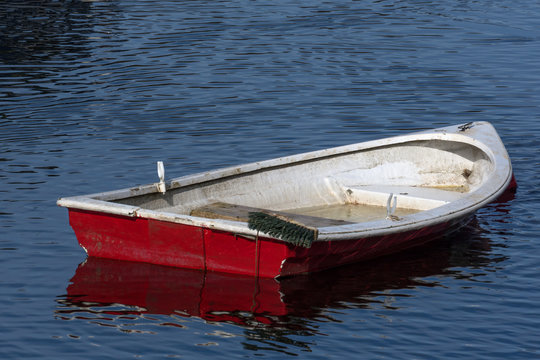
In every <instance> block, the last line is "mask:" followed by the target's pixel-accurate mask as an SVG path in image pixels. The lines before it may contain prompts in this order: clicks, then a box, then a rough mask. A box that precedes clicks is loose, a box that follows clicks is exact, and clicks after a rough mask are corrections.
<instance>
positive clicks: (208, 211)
mask: <svg viewBox="0 0 540 360" xmlns="http://www.w3.org/2000/svg"><path fill="white" fill-rule="evenodd" d="M251 212H264V213H267V214H276V215H280V216H283V217H286V218H289V219H291V220H294V221H296V222H298V223H302V224H304V225H307V226H312V227H317V228H318V227H325V226H336V225H345V224H352V223H351V222H348V221H344V220H335V219H328V218H323V217H317V216H308V215H300V214H292V213H287V212H283V211H273V210H267V209H260V208H254V207H250V206H243V205H235V204H228V203H223V202H216V203H212V204H208V205H205V206H202V207H200V208H196V209H193V210H192V211H191V213H190V215H191V216H196V217H203V218H207V219H223V220H232V221H243V222H248V219H249V213H251Z"/></svg>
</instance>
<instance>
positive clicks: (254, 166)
mask: <svg viewBox="0 0 540 360" xmlns="http://www.w3.org/2000/svg"><path fill="white" fill-rule="evenodd" d="M158 176H159V182H156V183H150V184H147V185H143V186H136V187H131V188H126V189H121V190H115V191H109V192H101V193H95V194H90V195H81V196H72V197H66V198H61V199H59V200H58V201H57V204H58V205H60V206H63V207H66V208H68V210H69V222H70V225H71V227H72V228H73V230H74V232H75V235H76V237H77V239H78V241H79V244H80V245H81V247H82V248H83V249H84V250H85V251H86V253H87V254H88V255H89V256H91V257H102V258H111V259H118V260H128V261H139V262H148V263H153V264H159V265H167V266H176V267H184V268H191V269H201V270H205V271H218V272H228V273H236V274H245V275H254V276H259V277H283V276H290V275H295V274H302V273H309V272H314V271H320V270H323V269H327V268H331V267H335V266H339V265H343V264H348V263H353V262H358V261H363V260H367V259H372V258H375V257H378V256H382V255H387V254H390V253H395V252H398V251H401V250H403V249H407V248H410V247H413V246H418V245H421V244H424V243H426V242H428V241H431V240H433V239H436V238H438V237H440V236H443V235H445V234H449V233H451V232H452V231H455V230H456V229H459V228H460V227H461V226H462V225H463V224H465V223H466V221H467V219H470V216H471V215H472V214H473V213H474V212H475V211H476V210H477V209H479V208H480V207H482V206H485V205H486V204H488V203H490V202H493V201H495V200H497V199H498V198H500V197H501V196H503V195H504V194H506V193H508V192H509V191H512V190H513V189H515V187H516V182H515V179H514V177H513V172H512V165H511V162H510V159H509V156H508V154H507V152H506V149H505V147H504V145H503V143H502V141H501V139H500V137H499V136H498V134H497V132H496V130H495V128H494V127H493V126H492V125H491V124H489V123H487V122H473V123H467V124H462V125H457V126H449V127H444V128H438V129H433V130H428V131H422V132H416V133H412V134H406V135H400V136H394V137H389V138H385V139H380V140H372V141H368V142H362V143H358V144H352V145H346V146H340V147H335V148H330V149H324V150H318V151H313V152H308V153H303V154H298V155H292V156H285V157H280V158H276V159H271V160H266V161H260V162H254V163H249V164H244V165H239V166H233V167H228V168H223V169H218V170H214V171H209V172H203V173H198V174H193V175H188V176H183V177H178V178H173V179H170V180H165V171H164V168H163V166H162V163H158Z"/></svg>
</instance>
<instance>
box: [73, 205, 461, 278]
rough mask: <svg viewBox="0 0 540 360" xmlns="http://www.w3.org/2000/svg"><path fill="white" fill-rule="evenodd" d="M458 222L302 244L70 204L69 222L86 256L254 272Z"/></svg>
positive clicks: (316, 266)
mask: <svg viewBox="0 0 540 360" xmlns="http://www.w3.org/2000/svg"><path fill="white" fill-rule="evenodd" d="M461 222H462V219H460V220H455V221H452V223H443V224H439V225H436V226H432V227H427V228H421V229H418V230H413V231H408V232H405V233H396V234H391V235H386V236H380V237H373V238H361V239H356V240H340V241H329V242H315V243H314V244H313V246H312V247H311V248H309V249H306V248H302V247H295V246H292V245H288V244H286V243H284V242H281V241H276V240H273V239H268V238H262V237H261V238H259V239H249V238H246V237H243V236H239V235H235V234H230V233H227V232H223V231H217V230H212V229H203V228H200V227H196V226H190V225H183V224H176V223H171V222H165V221H158V220H152V219H144V218H131V217H125V216H119V215H111V214H102V213H97V212H91V211H82V210H75V209H71V210H70V224H71V226H72V227H73V229H74V231H75V234H76V236H77V239H78V241H79V243H80V244H81V246H82V247H83V248H84V249H85V250H86V252H87V254H88V255H89V256H95V257H102V258H110V259H118V260H128V261H138V262H148V263H153V264H158V265H166V266H175V267H183V268H191V269H201V270H206V271H216V272H227V273H234V274H244V275H255V276H260V277H277V276H290V275H296V274H302V273H308V272H315V271H320V270H324V269H328V268H332V267H336V266H339V265H344V264H349V263H354V262H358V261H363V260H368V259H372V258H375V257H378V256H382V255H387V254H391V253H394V252H398V251H401V250H403V249H407V248H410V247H413V246H418V245H421V244H424V243H426V242H428V241H431V240H434V239H435V238H437V237H439V236H441V235H443V234H445V233H446V232H448V231H449V229H457V228H459V224H460V223H461Z"/></svg>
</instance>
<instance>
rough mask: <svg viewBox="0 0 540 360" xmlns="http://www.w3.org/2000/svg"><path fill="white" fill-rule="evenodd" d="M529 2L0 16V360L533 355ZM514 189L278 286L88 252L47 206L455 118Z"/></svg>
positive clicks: (153, 8) (535, 189)
mask: <svg viewBox="0 0 540 360" xmlns="http://www.w3.org/2000/svg"><path fill="white" fill-rule="evenodd" d="M539 13H540V4H539V3H538V2H536V1H517V2H516V1H507V0H502V1H487V0H479V1H474V2H473V1H395V0H394V1H369V0H368V1H332V2H326V1H309V2H301V1H298V2H285V1H272V2H268V1H217V2H215V1H214V2H205V1H185V2H184V1H175V2H172V1H121V0H118V1H114V0H111V1H86V2H84V1H80V2H79V1H64V0H58V1H53V0H50V1H48V0H43V1H22V0H19V1H8V2H2V3H1V4H0V270H1V273H2V276H1V277H0V320H1V325H0V357H1V358H2V359H22V358H51V359H60V358H62V359H66V358H77V359H107V358H109V359H120V358H139V357H141V358H147V359H149V358H164V357H178V358H204V357H212V358H234V357H237V358H238V357H240V358H244V357H255V356H261V357H266V358H286V357H292V356H297V355H300V356H302V357H305V358H317V359H323V358H325V359H326V358H350V357H351V356H355V357H358V358H365V359H399V358H405V359H413V358H416V359H428V358H429V359H432V358H441V359H495V358H499V359H531V358H540V341H539V340H540V338H539V331H538V329H539V327H540V306H539V304H540V276H539V275H540V265H539V264H540V244H539V241H538V235H537V234H538V232H539V230H540V224H539V220H538V213H539V211H540V191H539V189H540V183H539V182H540V181H539V179H540V177H539V176H538V168H539V160H538V159H539V156H540V151H539V148H540V140H539V139H540V125H539V124H540V66H539V60H538V59H540V20H539V17H538V16H537V14H539ZM477 120H482V121H490V122H491V123H493V124H494V125H495V127H496V128H497V130H498V131H499V134H500V135H501V137H502V139H503V141H504V142H505V144H506V146H507V149H508V152H509V154H510V156H511V158H512V162H513V166H514V172H515V176H516V179H517V181H518V184H519V188H518V191H517V193H516V195H515V197H514V198H513V199H509V200H508V201H506V202H504V203H500V204H493V205H490V206H488V207H486V208H483V209H481V210H480V211H478V213H477V215H476V217H475V218H474V219H472V221H471V223H470V224H469V225H468V226H467V227H466V228H465V229H463V230H462V231H461V232H459V233H458V234H456V235H454V236H453V237H451V238H447V239H444V240H441V241H438V242H435V243H432V244H430V245H428V246H425V247H422V248H419V249H415V250H412V251H409V252H407V253H402V254H399V255H396V256H393V257H388V258H383V259H379V260H376V261H373V262H370V263H367V264H358V265H352V266H347V267H342V268H339V269H335V270H331V271H326V272H322V273H318V274H313V275H311V276H301V277H295V278H291V279H286V280H283V281H280V282H276V281H274V280H268V279H266V280H264V279H260V280H257V279H252V278H243V277H238V276H231V275H224V274H203V273H200V272H197V271H190V270H182V269H172V268H163V267H159V266H152V265H148V264H131V263H123V262H118V261H105V260H98V259H88V260H87V261H86V262H85V260H86V257H85V254H84V251H83V250H82V249H81V248H80V247H79V246H78V244H77V241H76V239H75V235H74V233H73V232H72V230H71V228H70V227H69V223H68V218H67V211H66V210H65V209H63V208H58V207H57V206H56V205H55V201H56V199H57V198H58V197H60V196H67V195H75V194H85V193H92V192H98V191H106V190H113V189H117V188H123V187H129V186H132V185H136V184H144V183H150V182H154V181H156V174H155V162H156V161H158V160H162V161H164V162H165V164H166V171H167V175H168V176H170V177H177V176H181V175H186V174H190V173H194V172H199V171H203V170H209V169H214V168H218V167H224V166H229V165H232V164H239V163H244V162H248V161H255V160H261V159H268V158H273V157H277V156H281V155H287V154H293V153H298V152H304V151H311V150H315V149H322V148H326V147H329V146H337V145H344V144H349V143H354V142H359V141H364V140H370V139H375V138H378V137H386V136H391V135H396V134H402V133H404V132H408V131H416V130H422V129H429V128H433V127H438V126H445V125H450V124H458V123H465V122H469V121H477Z"/></svg>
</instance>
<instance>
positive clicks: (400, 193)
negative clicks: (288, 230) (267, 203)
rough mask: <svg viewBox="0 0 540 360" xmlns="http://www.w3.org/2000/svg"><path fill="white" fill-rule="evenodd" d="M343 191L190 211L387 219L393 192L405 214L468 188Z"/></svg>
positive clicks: (330, 220) (211, 215)
mask: <svg viewBox="0 0 540 360" xmlns="http://www.w3.org/2000/svg"><path fill="white" fill-rule="evenodd" d="M343 191H344V193H345V194H346V199H345V201H344V202H340V203H334V204H321V205H317V206H310V207H302V208H284V209H280V210H273V209H263V208H258V207H252V206H245V205H240V204H231V203H224V202H214V203H210V204H206V205H204V206H201V207H197V208H195V209H193V210H191V212H190V215H191V216H196V217H203V218H208V219H225V220H233V221H243V222H247V221H248V218H249V213H250V212H257V211H263V212H273V213H275V214H279V215H281V216H285V217H288V218H290V219H291V220H294V221H298V222H301V223H303V224H306V225H310V226H317V227H325V226H334V225H342V224H347V223H359V222H368V221H376V220H381V219H385V218H386V217H387V216H388V208H387V203H388V200H389V198H390V196H392V203H393V201H394V198H395V201H396V208H395V212H394V213H393V215H395V216H397V217H403V216H406V215H410V214H414V213H417V212H420V211H425V210H429V209H433V208H436V207H439V206H441V205H444V204H446V203H448V202H451V201H455V200H458V199H460V198H461V197H463V196H464V195H465V192H464V191H465V189H463V188H460V187H453V188H450V187H444V188H434V187H417V186H347V187H344V188H343ZM163 210H164V211H170V210H173V209H172V208H169V209H163ZM173 211H174V210H173Z"/></svg>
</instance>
